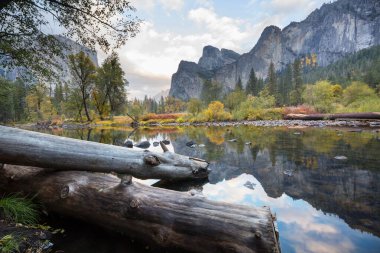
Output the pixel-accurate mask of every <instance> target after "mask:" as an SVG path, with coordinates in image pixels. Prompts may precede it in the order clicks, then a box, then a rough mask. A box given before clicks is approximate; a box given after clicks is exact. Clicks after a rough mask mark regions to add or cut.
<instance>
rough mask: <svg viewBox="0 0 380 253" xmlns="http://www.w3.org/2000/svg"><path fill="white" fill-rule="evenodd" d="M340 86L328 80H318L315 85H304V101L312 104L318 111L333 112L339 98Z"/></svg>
mask: <svg viewBox="0 0 380 253" xmlns="http://www.w3.org/2000/svg"><path fill="white" fill-rule="evenodd" d="M341 94H342V87H341V86H340V85H332V84H331V83H330V82H329V81H326V80H325V81H319V82H317V83H316V84H315V85H306V87H305V90H304V91H303V93H302V98H303V100H304V101H305V103H307V104H309V105H311V106H313V107H314V108H315V109H317V110H318V111H319V112H323V113H326V112H334V108H336V104H337V102H338V101H339V100H340V98H341Z"/></svg>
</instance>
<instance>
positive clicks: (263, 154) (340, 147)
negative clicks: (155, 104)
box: [172, 130, 380, 236]
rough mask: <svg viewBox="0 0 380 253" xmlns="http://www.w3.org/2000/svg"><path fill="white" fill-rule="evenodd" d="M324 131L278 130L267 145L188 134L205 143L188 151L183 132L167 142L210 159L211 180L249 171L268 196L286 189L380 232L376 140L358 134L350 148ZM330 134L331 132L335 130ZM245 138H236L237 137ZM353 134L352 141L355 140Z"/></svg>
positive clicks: (362, 227)
mask: <svg viewBox="0 0 380 253" xmlns="http://www.w3.org/2000/svg"><path fill="white" fill-rule="evenodd" d="M324 131H326V130H324ZM324 131H320V132H323V133H321V134H322V135H323V136H318V134H319V133H318V131H314V130H312V131H311V132H305V133H302V136H297V135H293V133H288V132H281V131H279V132H278V133H277V135H274V136H276V138H274V139H272V141H271V142H268V143H267V144H266V145H261V146H260V145H259V144H257V145H253V146H252V147H251V146H248V145H244V143H239V141H238V142H228V141H226V142H224V143H223V144H221V145H215V144H213V143H211V142H210V140H209V139H208V138H206V137H205V136H193V137H194V138H195V140H196V141H197V143H204V144H206V147H203V148H194V149H192V148H189V147H186V145H185V143H186V142H187V141H189V140H194V138H190V137H189V136H186V135H183V136H179V137H177V138H176V139H175V140H173V141H172V143H173V147H174V150H175V152H177V153H180V154H184V155H189V156H196V157H201V158H204V159H207V160H209V161H211V162H212V163H211V165H210V168H211V169H212V172H211V174H210V175H209V180H210V182H211V183H217V182H219V181H222V180H224V179H225V180H228V179H231V178H235V177H237V176H239V175H240V174H242V173H247V174H251V175H253V176H255V177H256V178H257V179H258V180H259V181H260V183H261V184H262V186H263V188H264V190H265V191H266V193H267V194H268V196H270V197H273V198H277V197H280V196H281V195H282V194H283V193H286V194H287V195H289V196H291V197H293V198H295V199H303V200H305V201H307V202H308V203H310V204H311V205H313V206H314V207H315V208H317V209H320V210H322V211H323V212H326V213H333V214H337V215H338V216H339V217H340V218H342V219H344V220H345V222H346V223H347V224H349V225H350V226H351V227H353V228H356V229H360V230H362V231H367V232H370V233H372V234H374V235H377V236H379V235H380V199H379V198H378V197H379V196H380V171H378V170H376V169H374V168H376V166H377V165H378V164H379V160H378V158H377V156H375V154H374V153H371V152H377V151H376V150H378V146H379V144H380V143H378V142H376V140H375V139H371V138H364V137H363V136H362V137H360V138H363V139H364V141H363V143H362V145H356V146H355V147H353V146H352V145H350V143H349V142H348V141H345V142H343V141H342V139H341V138H330V139H328V137H329V136H328V135H327V136H326V132H324ZM330 134H334V135H336V133H335V131H332V132H331V133H330ZM234 137H237V136H236V135H235V136H234ZM272 137H273V135H272ZM349 137H350V138H347V139H349V140H350V141H353V139H354V137H352V136H349ZM228 138H229V137H228ZM228 138H227V139H228ZM247 138H248V137H247V136H240V139H244V140H247ZM358 138H359V137H356V139H357V141H356V142H355V143H358V142H359V139H358ZM313 140H314V142H313ZM330 140H331V141H330ZM326 141H328V143H326ZM305 144H308V145H305ZM366 148H368V150H367V152H365V150H366ZM317 151H318V152H317ZM334 153H337V154H339V153H342V154H344V155H346V156H347V157H348V159H349V160H348V161H338V160H335V159H334V158H333V157H334V156H335V155H334ZM368 168H369V169H368Z"/></svg>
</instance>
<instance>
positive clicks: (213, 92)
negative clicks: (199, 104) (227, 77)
mask: <svg viewBox="0 0 380 253" xmlns="http://www.w3.org/2000/svg"><path fill="white" fill-rule="evenodd" d="M221 90H222V88H221V86H220V85H219V84H218V83H216V82H213V81H211V80H209V79H207V80H205V81H204V83H203V87H202V92H201V99H202V101H203V102H204V103H205V105H208V104H209V103H210V102H211V101H214V100H218V99H220V93H221Z"/></svg>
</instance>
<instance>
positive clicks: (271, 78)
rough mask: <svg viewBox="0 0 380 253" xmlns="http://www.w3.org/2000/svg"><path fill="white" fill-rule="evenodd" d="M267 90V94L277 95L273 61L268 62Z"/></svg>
mask: <svg viewBox="0 0 380 253" xmlns="http://www.w3.org/2000/svg"><path fill="white" fill-rule="evenodd" d="M267 81H268V91H269V95H272V96H275V97H276V98H277V97H278V87H277V76H276V70H275V68H274V64H273V62H271V63H270V65H269V69H268V79H267Z"/></svg>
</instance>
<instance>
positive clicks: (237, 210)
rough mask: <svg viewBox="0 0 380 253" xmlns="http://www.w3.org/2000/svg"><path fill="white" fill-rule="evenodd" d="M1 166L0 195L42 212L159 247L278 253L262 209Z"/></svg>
mask: <svg viewBox="0 0 380 253" xmlns="http://www.w3.org/2000/svg"><path fill="white" fill-rule="evenodd" d="M41 171H42V172H43V169H39V168H32V167H24V166H15V165H5V166H4V168H3V169H2V171H1V173H0V191H6V192H23V193H25V194H29V195H30V194H37V199H38V200H39V201H40V202H41V203H42V204H43V206H44V207H46V208H47V209H48V210H50V211H53V212H56V213H60V214H63V215H67V216H71V217H75V218H79V219H83V220H85V221H87V222H91V223H94V224H98V225H100V226H103V227H105V228H108V229H112V230H116V231H120V232H123V233H126V234H127V235H129V236H131V237H135V238H138V239H141V240H143V241H145V242H150V243H154V244H157V245H159V246H163V247H168V248H174V249H178V251H180V250H187V251H191V252H205V253H206V252H207V253H209V252H245V253H252V252H261V253H265V252H279V247H278V240H277V235H276V231H275V227H274V224H273V217H272V214H271V212H270V210H269V208H268V207H260V208H256V207H255V208H254V207H248V206H241V205H232V204H227V203H220V202H215V201H211V200H207V199H206V198H204V197H200V196H197V195H195V196H192V195H191V194H190V193H183V192H175V191H171V190H166V189H161V188H155V187H151V186H145V185H142V184H139V183H134V182H131V183H130V184H128V185H126V186H121V185H120V184H119V180H118V179H117V178H116V177H115V176H112V175H110V174H100V173H89V172H79V171H60V172H50V173H49V172H45V173H42V174H41Z"/></svg>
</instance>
